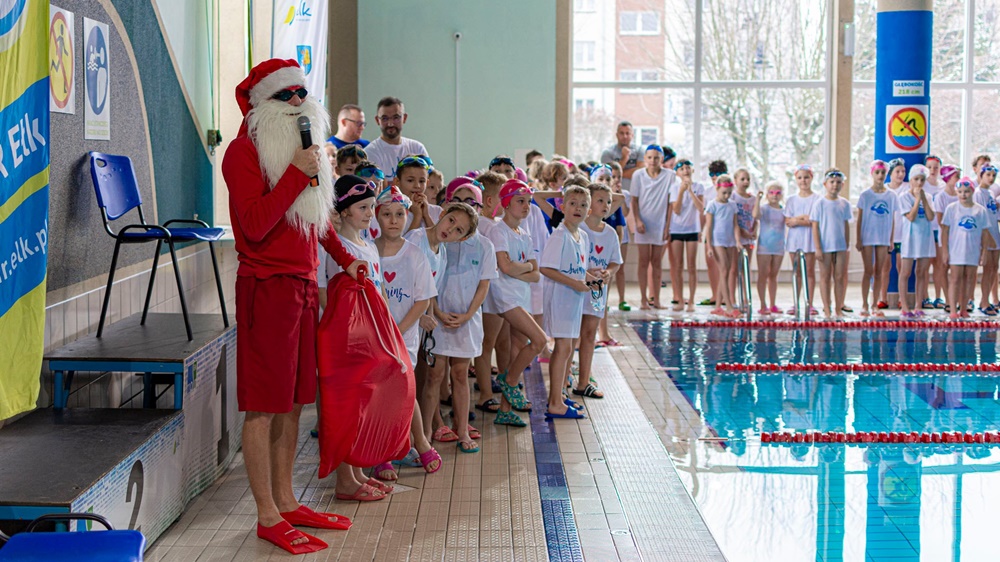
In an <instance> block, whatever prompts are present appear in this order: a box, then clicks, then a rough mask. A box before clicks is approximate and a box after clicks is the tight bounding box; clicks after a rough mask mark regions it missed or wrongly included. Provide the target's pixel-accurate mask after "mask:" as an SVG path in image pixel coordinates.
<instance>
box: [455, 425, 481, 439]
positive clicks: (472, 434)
mask: <svg viewBox="0 0 1000 562" xmlns="http://www.w3.org/2000/svg"><path fill="white" fill-rule="evenodd" d="M451 430H452V431H455V428H454V427H453V428H451ZM455 435H458V433H456V434H455ZM482 436H483V434H482V433H481V432H480V431H479V430H478V429H476V428H474V427H472V424H471V423H470V424H469V437H471V438H473V439H479V438H481V437H482Z"/></svg>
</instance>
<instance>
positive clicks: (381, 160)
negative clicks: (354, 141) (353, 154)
mask: <svg viewBox="0 0 1000 562" xmlns="http://www.w3.org/2000/svg"><path fill="white" fill-rule="evenodd" d="M365 154H367V155H368V160H370V161H371V162H372V163H374V164H375V165H376V166H378V169H379V170H382V173H383V174H385V177H386V179H389V178H393V177H395V176H396V166H397V165H398V164H399V161H400V160H402V159H403V158H406V157H407V156H411V155H414V154H418V155H419V154H427V149H426V148H424V145H423V144H422V143H421V142H420V141H418V140H414V139H408V138H406V137H400V143H399V144H389V143H387V142H385V141H384V140H382V137H379V138H377V139H375V140H373V141H372V142H370V143H368V146H366V147H365Z"/></svg>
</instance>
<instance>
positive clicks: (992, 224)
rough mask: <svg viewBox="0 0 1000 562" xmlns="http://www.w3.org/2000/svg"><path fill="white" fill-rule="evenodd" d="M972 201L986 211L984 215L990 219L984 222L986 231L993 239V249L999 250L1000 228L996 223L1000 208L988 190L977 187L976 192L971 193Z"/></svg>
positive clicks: (999, 217)
mask: <svg viewBox="0 0 1000 562" xmlns="http://www.w3.org/2000/svg"><path fill="white" fill-rule="evenodd" d="M972 201H973V202H975V203H979V204H980V205H982V206H983V208H984V209H986V215H987V216H988V217H989V219H990V220H988V221H986V230H988V231H989V233H990V236H992V237H993V243H994V247H995V248H1000V227H998V223H997V221H998V220H1000V207H998V206H997V201H996V198H995V197H994V196H993V194H992V193H991V192H990V190H989V189H985V188H982V187H977V188H976V190H975V191H974V192H972Z"/></svg>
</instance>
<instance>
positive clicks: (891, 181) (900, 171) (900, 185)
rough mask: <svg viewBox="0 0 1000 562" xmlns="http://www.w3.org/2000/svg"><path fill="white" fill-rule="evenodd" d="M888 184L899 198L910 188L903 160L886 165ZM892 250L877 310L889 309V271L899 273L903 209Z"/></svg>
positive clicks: (896, 218) (895, 221)
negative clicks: (907, 183)
mask: <svg viewBox="0 0 1000 562" xmlns="http://www.w3.org/2000/svg"><path fill="white" fill-rule="evenodd" d="M885 167H886V178H887V181H886V184H885V188H886V189H888V190H889V191H890V192H892V193H893V194H895V195H896V196H897V197H898V196H900V195H902V194H903V193H904V192H905V191H906V190H907V189H908V187H907V186H906V184H905V183H904V182H903V180H904V179H906V162H905V161H904V160H903V159H902V158H893V159H892V160H889V162H887V163H886V165H885ZM892 225H893V226H892V248H891V249H890V250H889V259H888V260H886V263H885V268H884V269H883V270H882V286H881V287H879V288H878V289H879V296H878V302H876V303H875V308H877V309H885V308H889V300H888V299H889V271H890V270H891V269H892V268H893V267H895V268H896V271H899V267H900V264H899V260H900V259H901V256H900V254H899V252H900V248H901V244H902V240H903V214H902V207H898V206H897V208H896V214H895V216H894V217H893V222H892Z"/></svg>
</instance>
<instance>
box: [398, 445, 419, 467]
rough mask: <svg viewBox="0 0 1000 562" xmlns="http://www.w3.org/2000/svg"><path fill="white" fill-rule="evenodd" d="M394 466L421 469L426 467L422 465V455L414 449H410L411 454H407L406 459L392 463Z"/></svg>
mask: <svg viewBox="0 0 1000 562" xmlns="http://www.w3.org/2000/svg"><path fill="white" fill-rule="evenodd" d="M392 464H394V465H396V466H402V467H407V468H420V467H422V466H424V465H422V464H420V453H418V452H417V450H416V449H414V448H412V447H411V448H410V452H409V453H406V456H405V457H403V458H402V459H400V460H396V461H392Z"/></svg>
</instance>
